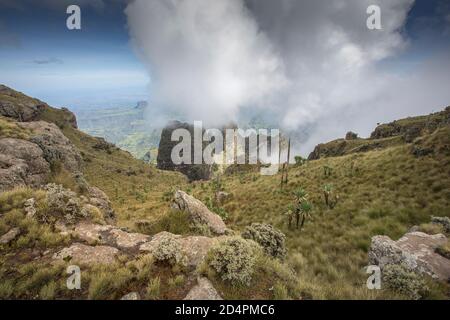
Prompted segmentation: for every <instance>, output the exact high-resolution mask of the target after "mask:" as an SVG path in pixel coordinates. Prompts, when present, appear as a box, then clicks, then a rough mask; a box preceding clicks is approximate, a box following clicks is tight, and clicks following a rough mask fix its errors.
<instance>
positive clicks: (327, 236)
mask: <svg viewBox="0 0 450 320" xmlns="http://www.w3.org/2000/svg"><path fill="white" fill-rule="evenodd" d="M428 139H429V140H433V143H434V144H439V145H440V146H441V147H443V146H447V148H448V146H449V145H450V128H448V127H447V128H445V129H441V130H439V131H438V132H437V133H435V134H434V135H433V136H432V137H429V138H428ZM410 148H411V146H410V145H403V146H397V147H392V148H388V149H385V150H380V151H372V152H368V153H364V154H354V155H347V156H343V157H336V158H326V159H320V160H317V161H311V162H308V163H307V165H305V166H303V167H291V169H290V172H289V176H290V180H289V185H288V187H287V188H286V189H285V191H283V192H280V186H279V182H280V175H276V176H272V177H264V176H259V175H258V174H255V173H247V174H240V175H236V176H231V177H226V178H225V179H224V180H223V183H224V185H225V190H226V191H228V192H231V193H232V194H233V199H232V200H231V201H230V202H228V203H227V204H226V205H225V209H226V210H227V211H228V213H229V215H230V216H229V221H228V224H229V225H231V226H232V227H233V228H236V229H242V228H243V227H245V226H246V225H248V224H250V223H252V222H266V223H271V224H273V225H275V226H276V227H278V228H280V229H281V230H282V231H283V232H284V233H286V235H287V239H288V240H287V242H288V247H289V255H288V256H289V259H288V260H289V262H290V264H291V266H292V267H293V268H294V269H296V271H297V272H298V274H299V277H300V281H301V283H302V286H305V287H306V288H308V290H307V291H308V292H310V293H311V294H312V296H313V297H315V298H369V297H374V296H375V295H376V293H373V292H368V291H367V290H365V289H364V288H365V281H366V279H367V276H366V275H365V273H364V271H363V270H362V268H363V267H364V266H365V265H366V264H367V250H368V247H369V245H370V240H371V237H372V236H374V235H379V234H382V235H388V236H390V237H392V238H393V239H398V238H399V237H400V236H402V235H403V234H404V233H405V232H406V231H407V230H408V229H409V228H410V227H412V226H413V225H417V224H421V223H425V222H428V221H429V220H430V217H431V216H432V215H437V216H450V210H449V208H450V154H448V153H447V154H443V153H441V154H438V155H435V156H427V157H424V158H415V157H414V156H413V155H411V154H410ZM447 150H448V149H447ZM352 163H353V170H351V164H352ZM323 166H330V167H332V168H333V174H332V176H331V177H324V174H323ZM325 184H332V185H333V186H334V189H335V191H336V192H337V193H338V194H339V196H340V201H339V203H338V204H337V206H336V207H335V208H334V209H333V210H330V209H328V208H326V206H325V203H324V200H323V195H322V188H323V185H325ZM297 187H303V188H305V189H306V190H307V191H308V193H309V196H310V200H311V201H312V202H313V204H314V211H313V220H311V221H307V223H306V224H305V227H304V229H303V230H301V231H297V230H292V229H289V228H288V226H287V221H286V217H283V215H282V213H283V212H285V211H286V210H287V205H288V204H289V203H290V202H291V201H292V196H291V191H293V190H294V189H296V188H297ZM193 190H194V194H195V195H196V196H198V197H199V198H201V199H205V198H206V197H207V196H211V194H210V193H209V192H205V191H203V190H202V188H197V187H196V188H194V189H193ZM380 295H381V296H383V293H381V294H380Z"/></svg>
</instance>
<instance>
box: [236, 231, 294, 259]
mask: <svg viewBox="0 0 450 320" xmlns="http://www.w3.org/2000/svg"><path fill="white" fill-rule="evenodd" d="M242 237H243V238H244V239H250V240H253V241H255V242H256V243H258V244H259V245H260V246H261V247H262V248H263V249H264V252H265V253H266V254H268V255H270V256H272V257H274V258H280V259H283V258H284V257H285V256H286V245H285V239H286V236H285V235H284V234H283V233H282V232H281V231H279V230H277V229H275V228H274V227H273V226H271V225H270V224H265V223H252V224H251V225H250V226H247V227H246V228H245V230H244V232H243V233H242Z"/></svg>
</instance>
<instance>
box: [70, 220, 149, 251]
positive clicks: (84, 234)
mask: <svg viewBox="0 0 450 320" xmlns="http://www.w3.org/2000/svg"><path fill="white" fill-rule="evenodd" d="M71 233H72V235H73V236H76V237H78V238H79V239H81V240H84V241H86V242H88V243H99V244H102V245H109V246H112V247H117V248H119V249H121V250H131V249H138V247H139V246H140V245H141V244H143V243H145V242H147V241H149V240H150V237H149V236H147V235H145V234H140V233H130V232H126V231H123V230H121V229H119V228H117V227H114V226H111V225H99V224H93V223H87V222H81V223H79V224H77V225H76V226H75V228H74V230H73V231H72V232H71Z"/></svg>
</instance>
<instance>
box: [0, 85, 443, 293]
mask: <svg viewBox="0 0 450 320" xmlns="http://www.w3.org/2000/svg"><path fill="white" fill-rule="evenodd" d="M446 112H448V109H446V110H445V111H443V112H441V113H439V114H437V115H431V116H428V117H427V116H424V117H422V118H418V119H419V120H417V119H416V118H415V119H416V120H417V121H416V120H414V121H411V119H409V120H408V119H404V120H398V121H396V124H398V125H400V127H401V128H404V127H405V126H409V125H408V123H414V127H416V125H417V126H418V127H419V128H420V130H419V131H420V134H418V135H417V134H415V136H414V137H412V138H411V139H404V138H403V134H404V133H405V132H409V130H406V131H405V130H404V129H401V128H400V129H398V126H397V125H394V126H393V127H394V129H393V130H391V129H390V128H388V129H387V130H385V129H384V128H383V130H381V131H382V132H383V133H381V135H382V136H378V134H377V135H376V136H373V137H371V138H370V139H367V140H364V141H362V143H369V144H371V143H372V142H373V140H379V139H393V138H396V137H399V136H400V137H401V139H400V138H398V141H395V143H385V144H382V145H381V146H380V147H376V148H363V149H362V150H359V152H350V150H352V148H349V149H348V151H347V150H344V152H340V153H338V154H335V155H333V154H327V155H326V156H324V154H323V153H320V152H319V153H318V154H319V155H320V157H318V159H315V160H310V161H301V162H298V163H297V164H296V165H290V166H289V167H288V171H287V173H288V179H287V183H286V184H282V185H280V179H281V171H280V172H279V173H278V174H277V175H274V176H261V175H259V173H258V172H257V171H250V170H249V171H238V172H229V173H227V174H223V175H222V174H220V173H216V174H217V175H216V176H214V178H215V179H211V180H208V181H192V182H189V181H188V179H187V178H186V177H185V176H184V175H182V174H181V173H179V172H172V171H162V170H159V169H157V168H156V167H155V166H154V165H151V164H147V163H145V162H143V161H140V160H137V159H135V158H134V157H133V156H132V155H131V154H130V153H128V152H126V151H123V150H121V149H120V148H118V147H116V146H115V145H114V144H112V143H110V142H108V141H106V140H105V139H101V138H96V137H93V136H91V135H89V134H86V133H84V132H82V131H80V130H79V129H77V126H76V123H77V122H78V123H80V121H79V119H75V118H74V117H73V114H72V113H71V112H70V111H68V110H67V109H64V110H62V109H57V108H52V107H51V106H48V105H47V104H45V103H43V102H41V101H39V100H37V99H33V98H30V97H27V96H26V95H25V94H22V93H20V92H17V91H14V90H12V89H10V88H7V87H5V86H2V87H1V89H0V114H1V116H0V150H1V152H0V182H1V184H0V188H1V189H0V190H1V192H0V251H1V255H0V298H3V299H12V298H17V299H120V298H122V297H123V298H126V299H134V298H142V299H183V298H188V299H219V298H224V299H419V298H420V299H449V284H448V281H447V280H448V277H450V274H449V273H450V260H449V259H448V257H449V242H448V236H449V232H450V210H449V209H450V189H449V186H450V174H449V173H450V126H449V125H448V121H447V122H446V121H441V120H439V121H438V122H439V123H438V124H437V125H434V124H433V125H424V124H423V123H428V124H430V123H435V121H434V120H430V121H428V122H423V121H422V120H423V119H427V118H428V119H435V118H439V119H443V118H445V117H446V116H445V115H446ZM420 119H422V120H420ZM447 119H448V118H447ZM419 123H420V124H419ZM389 127H391V126H389ZM376 131H377V130H375V132H376ZM379 131H380V130H378V132H379ZM413 131H414V132H417V130H415V129H414V130H413ZM384 132H389V133H388V134H386V133H384ZM396 139H397V138H396ZM358 140H359V139H357V138H356V137H355V136H354V135H348V137H347V139H346V140H345V141H348V143H349V144H351V143H354V142H355V143H356V142H358V143H360V142H359V141H358ZM344 149H345V148H344ZM297 214H298V217H299V222H300V223H299V227H298V228H297V227H296V217H297V216H296V215H297ZM302 221H303V222H302ZM369 264H371V265H374V266H375V267H379V268H381V271H382V275H383V281H382V287H381V290H369V289H368V288H367V285H366V283H367V279H368V276H369V275H370V274H367V273H366V269H365V267H366V266H367V265H369ZM74 265H75V266H79V267H80V272H81V283H80V289H79V290H68V288H67V285H66V284H67V279H68V277H69V275H68V274H67V271H68V269H67V268H68V267H69V266H74ZM70 270H72V271H70V273H71V274H76V272H77V271H73V270H74V269H70ZM74 272H75V273H74ZM74 285H76V284H74Z"/></svg>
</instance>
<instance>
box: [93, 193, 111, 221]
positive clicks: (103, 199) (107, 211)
mask: <svg viewBox="0 0 450 320" xmlns="http://www.w3.org/2000/svg"><path fill="white" fill-rule="evenodd" d="M88 191H89V202H90V204H92V205H94V206H96V207H97V208H99V209H100V210H102V212H103V217H104V218H105V219H106V221H107V222H108V223H110V222H112V221H114V220H115V217H116V213H115V212H114V209H113V208H112V205H111V201H109V198H108V196H107V195H106V193H104V192H103V191H102V190H100V189H99V188H97V187H89V188H88Z"/></svg>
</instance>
